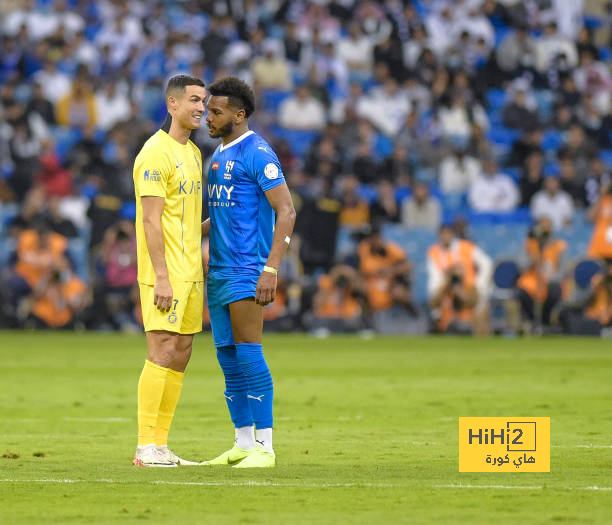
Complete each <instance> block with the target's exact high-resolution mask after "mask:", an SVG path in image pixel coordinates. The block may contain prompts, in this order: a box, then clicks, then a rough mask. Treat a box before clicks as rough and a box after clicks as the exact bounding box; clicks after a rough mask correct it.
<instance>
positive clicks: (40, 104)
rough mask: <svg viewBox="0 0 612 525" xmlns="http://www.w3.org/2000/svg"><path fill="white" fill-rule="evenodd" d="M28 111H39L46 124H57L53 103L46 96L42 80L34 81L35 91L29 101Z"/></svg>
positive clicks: (29, 112) (30, 112) (28, 112)
mask: <svg viewBox="0 0 612 525" xmlns="http://www.w3.org/2000/svg"><path fill="white" fill-rule="evenodd" d="M26 112H27V114H28V115H30V114H32V113H37V114H38V115H40V117H41V118H42V119H43V120H44V121H45V123H46V124H49V125H52V124H55V112H54V109H53V104H52V103H51V102H50V101H49V100H48V99H47V98H46V97H45V94H44V92H43V85H42V84H41V83H40V82H36V83H34V92H33V93H32V99H31V100H30V102H29V103H28V107H27V109H26Z"/></svg>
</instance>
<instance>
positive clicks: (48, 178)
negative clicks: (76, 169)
mask: <svg viewBox="0 0 612 525" xmlns="http://www.w3.org/2000/svg"><path fill="white" fill-rule="evenodd" d="M39 160H40V171H39V172H38V173H37V174H36V177H35V179H36V181H37V182H38V183H40V184H42V185H43V187H44V188H45V192H46V194H47V195H57V196H59V197H65V196H66V195H68V194H69V193H70V191H71V190H72V174H71V173H70V171H68V170H66V169H64V168H63V167H62V165H61V163H60V159H59V157H58V155H57V153H55V151H53V150H52V149H46V150H45V151H44V152H43V153H42V154H41V155H40V158H39Z"/></svg>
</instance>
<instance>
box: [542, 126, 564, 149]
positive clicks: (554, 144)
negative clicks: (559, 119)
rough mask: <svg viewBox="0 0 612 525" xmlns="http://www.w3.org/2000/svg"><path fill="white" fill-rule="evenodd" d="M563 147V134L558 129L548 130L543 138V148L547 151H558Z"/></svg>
mask: <svg viewBox="0 0 612 525" xmlns="http://www.w3.org/2000/svg"><path fill="white" fill-rule="evenodd" d="M562 145H563V133H561V132H560V131H557V130H556V129H548V130H546V133H544V136H543V137H542V148H543V149H544V150H546V151H548V150H552V151H557V150H558V149H559V148H560V147H561V146H562Z"/></svg>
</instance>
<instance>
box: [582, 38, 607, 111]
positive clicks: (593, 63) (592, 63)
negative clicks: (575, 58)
mask: <svg viewBox="0 0 612 525" xmlns="http://www.w3.org/2000/svg"><path fill="white" fill-rule="evenodd" d="M595 56H596V55H595V54H594V53H593V51H592V50H590V49H583V50H582V52H581V53H580V66H579V67H578V68H577V69H576V70H575V71H574V80H575V82H576V87H577V89H578V91H580V92H581V93H583V94H588V95H592V96H593V97H594V103H595V106H596V107H597V109H598V110H599V111H600V112H602V113H607V112H608V111H609V110H610V104H609V103H610V89H611V88H612V78H611V77H610V72H609V70H608V67H607V66H606V65H605V64H604V63H603V62H599V61H598V60H595Z"/></svg>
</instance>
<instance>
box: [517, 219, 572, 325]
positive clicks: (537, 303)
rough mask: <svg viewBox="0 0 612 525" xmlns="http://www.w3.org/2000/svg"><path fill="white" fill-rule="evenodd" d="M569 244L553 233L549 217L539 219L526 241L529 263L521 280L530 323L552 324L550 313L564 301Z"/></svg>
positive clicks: (521, 294)
mask: <svg viewBox="0 0 612 525" xmlns="http://www.w3.org/2000/svg"><path fill="white" fill-rule="evenodd" d="M566 249H567V243H566V242H565V241H563V240H561V239H557V238H555V237H554V234H553V223H552V221H551V220H550V219H549V218H548V217H542V218H539V219H538V221H537V223H536V224H535V225H534V226H533V227H532V228H531V230H530V231H529V235H528V238H527V240H526V241H525V256H524V258H525V262H524V263H523V272H522V274H521V276H520V278H519V280H518V282H517V286H518V288H519V301H520V304H521V311H522V313H523V316H524V317H525V318H526V319H527V320H528V321H529V322H530V323H537V324H540V323H541V324H542V325H543V326H550V322H551V319H550V316H551V313H552V311H553V309H554V308H555V306H557V304H558V303H559V302H560V301H561V284H560V283H561V278H562V273H561V272H562V270H563V262H564V261H563V256H564V253H565V251H566Z"/></svg>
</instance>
